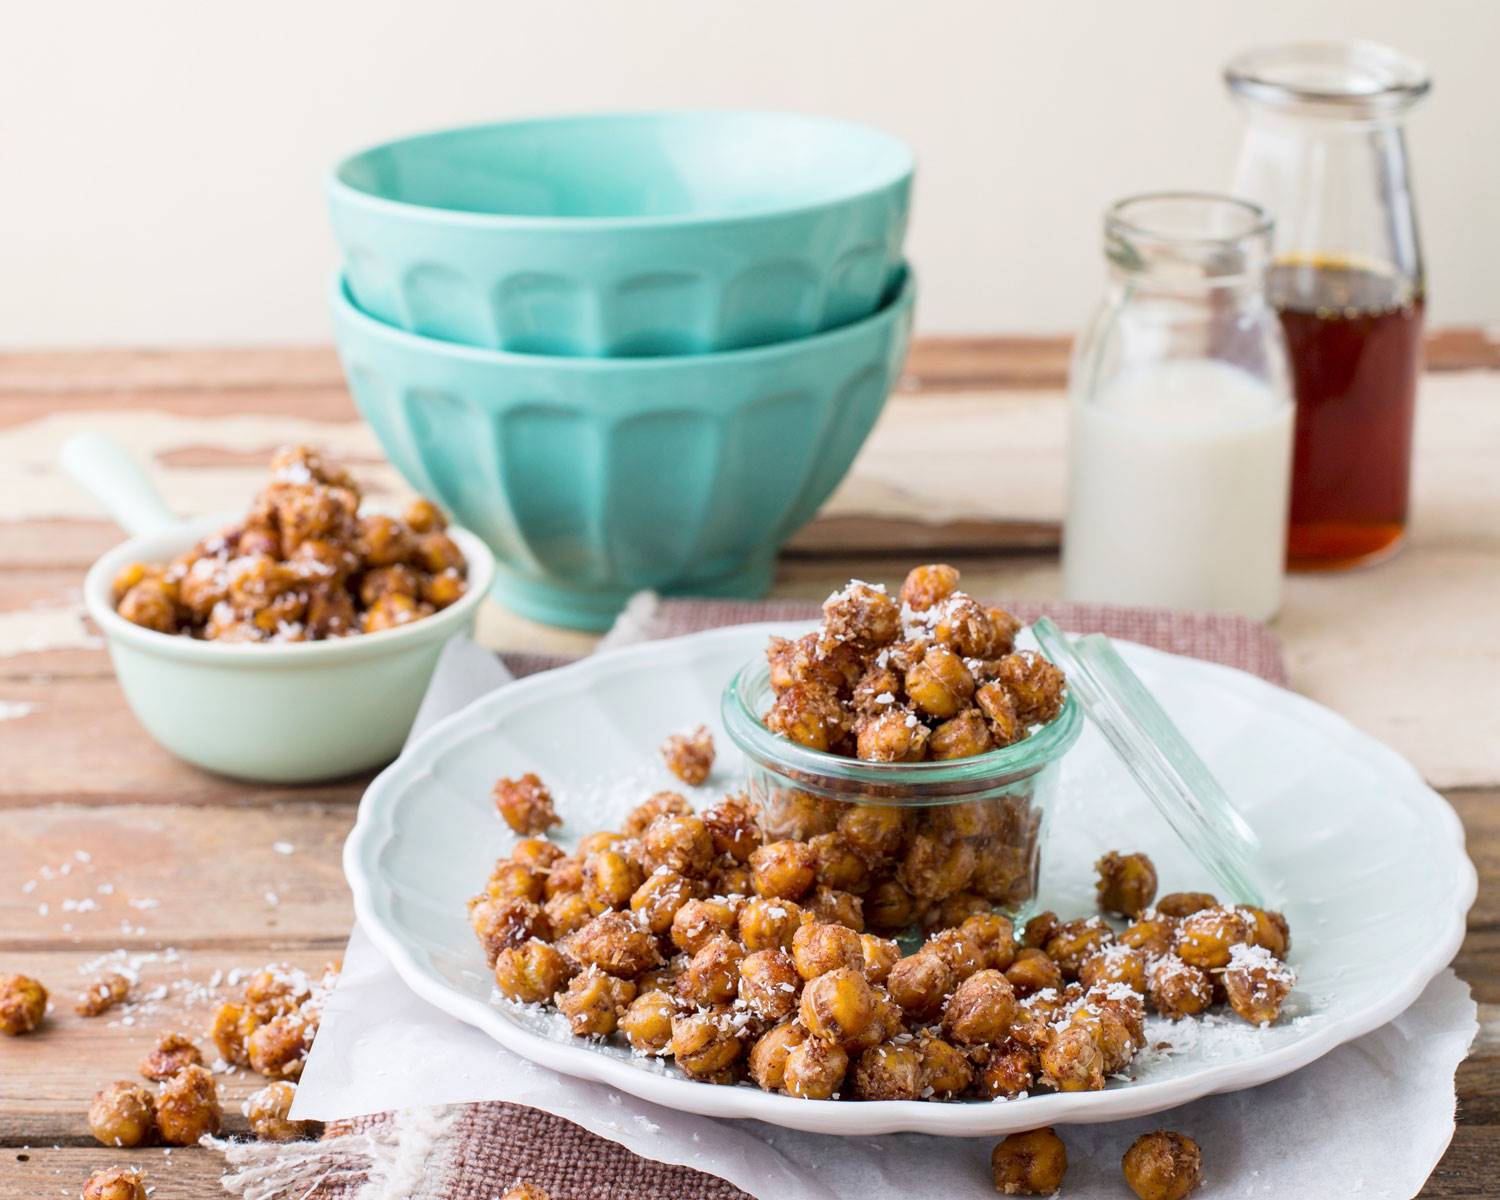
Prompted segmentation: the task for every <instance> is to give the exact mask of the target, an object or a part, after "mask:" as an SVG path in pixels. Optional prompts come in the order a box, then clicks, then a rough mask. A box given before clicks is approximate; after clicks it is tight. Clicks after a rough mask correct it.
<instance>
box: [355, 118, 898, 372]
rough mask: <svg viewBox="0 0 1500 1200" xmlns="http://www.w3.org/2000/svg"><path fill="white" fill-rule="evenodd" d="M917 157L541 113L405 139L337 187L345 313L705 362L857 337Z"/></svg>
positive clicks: (564, 348) (786, 128)
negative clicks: (788, 344) (852, 330)
mask: <svg viewBox="0 0 1500 1200" xmlns="http://www.w3.org/2000/svg"><path fill="white" fill-rule="evenodd" d="M912 170H913V160H912V154H911V151H910V150H909V149H908V148H907V147H906V146H905V145H903V144H902V143H901V142H900V141H898V140H897V139H895V138H893V137H891V136H890V135H888V134H885V133H882V132H880V131H879V130H876V129H871V128H868V127H866V126H863V125H856V124H853V123H851V122H847V121H840V120H834V119H832V118H829V117H811V116H799V115H796V114H791V113H760V112H706V111H700V112H665V113H622V114H614V115H607V116H606V115H600V116H570V117H551V118H545V119H539V120H526V121H510V122H505V123H503V124H498V125H484V126H476V127H473V128H465V129H452V130H445V131H442V132H439V133H430V134H423V135H420V136H417V137H409V138H404V139H402V140H400V141H394V142H388V143H385V144H384V145H380V146H376V147H373V148H372V149H369V150H365V151H363V152H362V153H359V154H356V155H353V156H352V157H350V158H348V159H345V160H344V161H343V162H342V163H341V164H339V166H338V167H337V168H336V169H335V170H334V172H333V175H332V177H331V178H330V180H329V183H328V195H329V201H330V205H331V208H332V214H333V227H334V232H335V234H336V235H337V237H338V241H339V244H340V246H341V247H342V250H343V256H344V273H345V277H346V279H347V280H348V286H349V290H350V292H351V294H352V295H353V297H354V300H355V302H356V303H357V304H358V305H359V306H360V307H361V308H362V309H364V310H365V311H366V312H367V313H370V314H371V315H373V316H375V317H378V318H379V319H380V320H382V321H384V322H385V323H386V324H387V325H392V326H395V327H397V328H399V329H404V330H406V331H408V332H410V333H418V334H422V335H424V336H426V337H431V338H436V339H439V340H441V341H448V342H457V343H460V344H462V345H468V346H482V347H488V348H490V349H498V350H509V351H514V352H517V353H524V354H549V355H569V356H572V355H582V356H611V357H622V356H660V355H679V354H702V353H710V352H715V351H723V350H734V349H739V348H742V347H746V346H758V345H766V344H769V343H773V342H782V341H790V340H792V339H795V338H802V337H807V336H809V335H811V334H814V333H818V332H820V331H822V330H827V329H835V328H838V327H840V326H843V325H848V324H850V323H852V322H855V321H860V320H862V319H864V318H865V317H867V316H869V315H870V314H871V313H873V312H874V311H875V310H876V308H877V307H878V306H879V304H880V302H881V300H882V298H883V297H884V296H885V295H886V294H887V293H888V292H889V290H890V288H891V286H892V284H893V282H894V281H895V279H896V276H897V274H898V273H899V271H900V267H901V257H902V242H903V240H904V238H905V233H906V218H907V209H908V204H909V200H910V191H911V178H912Z"/></svg>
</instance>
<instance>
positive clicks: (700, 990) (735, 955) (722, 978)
mask: <svg viewBox="0 0 1500 1200" xmlns="http://www.w3.org/2000/svg"><path fill="white" fill-rule="evenodd" d="M744 956H745V951H744V948H743V947H742V946H741V945H740V944H739V943H738V942H736V941H735V940H734V939H733V938H731V937H729V936H728V935H727V934H722V933H718V934H715V935H714V936H713V937H711V938H709V939H708V941H706V942H704V943H703V945H701V946H699V947H698V949H697V951H696V952H695V953H694V954H693V957H692V958H691V959H690V960H689V961H688V964H687V966H686V967H685V968H684V969H683V971H682V974H681V975H679V976H678V977H677V985H676V986H677V994H678V995H679V996H680V997H682V999H683V1000H685V1001H687V1002H688V1003H690V1004H696V1005H698V1006H699V1007H700V1008H707V1007H710V1006H713V1005H721V1004H728V1003H729V1002H730V1001H731V1000H733V999H734V998H735V995H736V994H737V993H738V991H739V984H740V960H741V959H742V958H744Z"/></svg>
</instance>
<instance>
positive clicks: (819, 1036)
mask: <svg viewBox="0 0 1500 1200" xmlns="http://www.w3.org/2000/svg"><path fill="white" fill-rule="evenodd" d="M495 799H496V804H497V807H498V808H499V811H500V813H501V814H502V816H504V817H505V819H506V821H507V822H508V823H509V824H510V825H511V827H512V828H513V829H514V830H515V831H516V832H517V833H519V834H523V835H525V836H524V837H523V838H522V839H521V840H520V841H518V842H517V843H516V845H515V847H514V849H513V850H512V852H511V854H510V856H509V857H508V858H505V859H503V860H501V861H500V862H498V863H497V864H496V865H495V868H494V870H493V872H492V874H491V875H490V878H489V880H488V882H487V884H486V886H485V890H484V892H483V893H481V894H480V895H479V896H476V897H475V898H474V899H473V900H472V901H471V902H470V911H469V915H470V922H471V924H472V927H473V929H474V932H475V933H476V935H477V936H478V938H479V940H480V942H481V944H482V945H483V947H484V951H485V954H486V957H487V959H488V961H489V962H490V963H491V965H492V966H493V968H494V975H495V982H496V985H497V987H498V988H499V991H500V992H501V993H502V994H503V995H504V996H506V997H508V998H509V999H511V1000H515V1001H519V1002H522V1003H529V1004H549V1005H555V1006H556V1008H557V1010H558V1011H559V1012H561V1013H562V1014H563V1015H564V1016H565V1017H566V1018H567V1020H568V1023H569V1025H570V1027H571V1029H572V1031H573V1033H574V1034H575V1035H577V1036H579V1037H595V1038H604V1037H608V1036H611V1035H616V1034H618V1035H621V1036H623V1037H624V1039H625V1040H626V1041H627V1042H628V1043H629V1044H630V1046H631V1047H632V1048H633V1049H634V1050H635V1051H637V1052H638V1053H640V1054H643V1055H652V1056H662V1057H670V1058H672V1059H673V1060H674V1061H675V1062H676V1064H677V1066H678V1067H679V1068H681V1070H682V1071H683V1072H684V1073H685V1074H686V1075H687V1076H689V1077H690V1078H692V1079H699V1080H705V1081H708V1082H712V1083H737V1082H740V1081H741V1080H743V1079H745V1078H748V1079H750V1080H752V1081H753V1082H754V1083H756V1084H757V1085H759V1086H760V1087H762V1088H765V1089H767V1090H773V1091H783V1092H785V1093H787V1094H788V1095H792V1096H798V1097H802V1098H806V1099H840V1098H845V1097H848V1098H855V1099H864V1100H916V1099H931V1100H949V1099H955V1098H958V1097H965V1096H967V1097H976V1098H985V1099H996V1098H1001V1097H1019V1096H1022V1095H1025V1094H1026V1093H1027V1092H1029V1091H1031V1090H1032V1089H1034V1088H1037V1087H1043V1088H1050V1089H1055V1090H1058V1091H1064V1092H1073V1091H1086V1090H1097V1089H1100V1088H1103V1087H1104V1086H1105V1082H1106V1080H1107V1079H1109V1078H1110V1077H1111V1076H1116V1075H1118V1074H1119V1073H1121V1072H1123V1071H1125V1070H1126V1068H1127V1067H1128V1066H1129V1065H1130V1063H1131V1060H1132V1059H1133V1058H1134V1056H1135V1054H1136V1053H1137V1052H1138V1051H1139V1050H1140V1049H1141V1048H1142V1046H1143V1044H1144V1040H1145V1019H1146V1014H1147V1011H1148V1009H1149V1010H1154V1011H1155V1012H1157V1013H1159V1014H1161V1015H1162V1016H1165V1017H1169V1018H1172V1019H1178V1018H1183V1017H1190V1016H1194V1015H1197V1014H1201V1013H1204V1012H1206V1011H1207V1010H1209V1008H1210V1007H1212V1006H1213V1005H1215V1004H1216V1003H1220V1002H1225V1003H1227V1004H1228V1006H1229V1007H1230V1008H1231V1009H1232V1010H1233V1011H1234V1012H1235V1013H1238V1014H1239V1015H1240V1016H1241V1017H1243V1018H1244V1019H1245V1020H1247V1021H1250V1022H1252V1023H1254V1024H1264V1023H1267V1022H1271V1021H1274V1020H1275V1019H1276V1018H1277V1015H1278V1014H1279V1011H1280V1008H1281V1003H1282V1001H1283V1000H1284V999H1285V997H1286V995H1287V993H1288V991H1289V990H1290V989H1291V986H1292V983H1293V975H1292V972H1291V971H1290V969H1289V968H1287V967H1286V966H1285V965H1284V963H1283V962H1282V959H1283V958H1284V956H1285V954H1286V951H1287V947H1288V930H1287V924H1286V921H1285V919H1284V918H1283V917H1282V916H1281V914H1279V913H1275V912H1270V911H1266V910H1260V909H1251V908H1244V907H1235V906H1225V905H1220V904H1219V903H1218V902H1217V901H1216V899H1215V898H1214V897H1213V896H1210V895H1206V894H1198V893H1174V894H1173V895H1169V896H1165V897H1163V898H1162V899H1161V900H1160V901H1156V902H1155V903H1154V905H1153V901H1154V900H1155V895H1156V883H1157V881H1156V872H1155V869H1154V867H1153V866H1152V864H1151V861H1150V860H1149V859H1148V858H1147V857H1146V856H1145V855H1142V854H1130V855H1122V854H1118V853H1110V854H1106V855H1105V856H1104V857H1103V858H1101V859H1100V860H1099V863H1098V864H1097V869H1098V873H1099V880H1098V895H1099V906H1100V909H1101V910H1102V911H1103V912H1104V913H1106V914H1113V915H1116V916H1121V917H1124V918H1126V919H1127V922H1128V923H1126V924H1125V925H1124V927H1123V928H1122V929H1119V930H1117V929H1116V927H1115V925H1112V924H1111V923H1110V922H1109V921H1107V920H1106V919H1105V918H1104V917H1103V916H1101V915H1093V916H1089V917H1085V918H1081V919H1077V920H1071V921H1062V920H1060V919H1059V918H1058V917H1057V916H1056V915H1055V914H1053V913H1050V912H1046V913H1042V914H1040V915H1038V916H1035V917H1033V918H1032V919H1031V920H1030V921H1029V922H1028V923H1027V924H1026V926H1025V928H1024V930H1023V931H1021V933H1020V935H1019V936H1017V932H1016V930H1015V929H1014V928H1013V926H1012V923H1011V921H1010V920H1009V919H1007V918H1006V917H1005V916H1003V915H1001V914H1000V913H998V912H995V911H992V910H989V909H988V908H986V909H985V910H983V911H980V910H976V907H975V905H974V904H973V903H971V902H970V901H969V900H965V901H964V902H963V903H962V904H959V905H957V906H954V905H948V904H938V905H935V906H933V907H932V908H930V909H928V910H927V911H926V913H925V916H926V918H927V920H928V923H929V932H928V934H927V936H926V938H925V940H924V941H922V942H921V944H920V946H919V947H918V948H917V949H916V950H915V951H914V952H912V953H909V954H905V955H903V954H902V951H901V948H900V946H899V945H898V944H897V942H896V941H894V940H891V939H890V938H888V937H885V936H881V933H880V932H874V931H871V930H870V929H868V928H867V924H868V923H869V921H870V918H871V916H872V908H871V907H870V906H869V905H868V903H866V901H867V900H868V893H866V896H865V897H861V896H860V895H859V890H860V888H861V874H860V872H861V869H862V868H863V867H865V866H867V865H868V863H867V855H868V846H867V844H866V843H864V842H862V841H860V840H859V839H857V838H850V837H849V836H848V832H849V830H848V829H846V827H845V824H844V822H843V820H842V819H841V820H840V821H839V823H838V825H837V826H836V828H834V829H832V830H831V831H829V832H825V833H819V834H816V835H814V836H813V837H812V838H810V839H809V840H808V841H798V840H792V839H782V840H777V841H767V840H766V835H765V833H764V830H763V828H762V824H761V821H760V819H759V814H758V813H757V811H756V810H755V809H754V807H753V806H752V805H751V804H750V802H749V801H748V800H747V799H746V798H745V797H744V796H740V795H730V796H726V797H725V798H723V799H722V800H720V801H719V802H718V803H716V804H714V805H712V806H711V807H709V808H707V809H705V810H704V811H702V812H694V811H693V809H692V807H691V806H690V805H689V804H688V802H687V801H686V799H685V798H684V797H683V796H681V795H679V794H678V793H676V792H659V793H657V794H656V795H653V796H651V797H650V798H648V799H647V800H646V801H644V802H643V803H642V804H640V805H638V806H637V807H636V808H634V809H633V810H631V811H630V812H629V813H628V814H627V815H626V817H625V820H624V823H623V825H622V827H621V828H620V830H618V831H605V832H599V833H593V834H590V835H588V836H587V837H585V838H584V839H583V840H582V841H581V842H580V843H579V845H578V848H577V850H576V851H574V852H573V853H571V854H569V853H566V852H565V851H564V850H563V849H562V848H561V847H559V846H557V845H555V844H554V843H552V842H551V841H549V840H547V839H546V837H545V836H540V835H544V834H545V833H546V831H547V830H548V829H549V828H551V827H552V826H553V825H555V824H557V823H558V819H557V816H556V812H555V807H554V804H553V800H552V796H551V794H550V792H549V791H548V789H547V787H546V786H545V784H543V782H542V781H541V780H540V779H538V778H537V777H536V776H534V775H527V776H523V777H521V778H519V779H502V780H500V781H499V782H498V783H497V784H496V785H495ZM844 807H845V808H846V810H847V811H846V812H845V813H844V814H843V816H844V817H850V818H860V817H862V816H863V815H865V814H866V813H867V812H881V811H893V810H881V809H875V808H870V807H869V806H863V805H846V806H844ZM951 807H952V808H953V809H954V810H963V809H964V808H965V807H966V806H965V805H962V804H960V805H954V806H951ZM895 811H901V810H895ZM935 811H938V812H941V811H943V810H941V809H939V810H935ZM873 912H875V913H881V912H882V910H881V909H880V908H879V907H878V906H876V908H875V909H874V910H873ZM905 912H906V917H905V920H906V921H907V922H908V926H909V925H910V922H911V919H912V916H913V915H914V910H912V909H911V908H910V907H908V908H907V909H906V910H905ZM881 919H883V917H882V918H881ZM881 930H882V931H883V932H887V933H893V934H894V933H897V932H902V933H905V932H909V928H908V929H901V930H898V929H896V928H893V927H892V926H890V925H888V924H887V925H882V926H881Z"/></svg>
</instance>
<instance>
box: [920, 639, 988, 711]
mask: <svg viewBox="0 0 1500 1200" xmlns="http://www.w3.org/2000/svg"><path fill="white" fill-rule="evenodd" d="M906 695H907V697H908V698H909V699H910V700H911V702H912V703H913V704H914V705H916V707H917V709H918V710H919V711H920V712H923V713H925V714H927V715H928V716H930V717H937V718H938V719H939V720H945V719H947V718H948V717H953V716H956V715H957V714H958V713H959V712H960V711H961V710H962V709H963V708H965V707H966V706H967V705H968V703H969V701H970V700H971V699H972V698H973V696H974V677H973V675H971V674H970V673H969V668H968V667H966V666H964V661H963V659H961V658H960V657H959V656H958V655H957V654H955V653H953V651H952V650H950V649H948V647H946V646H932V647H930V648H929V649H928V651H927V653H926V654H925V655H923V657H922V661H921V662H919V663H916V664H915V665H913V667H912V668H911V670H909V671H908V672H907V673H906Z"/></svg>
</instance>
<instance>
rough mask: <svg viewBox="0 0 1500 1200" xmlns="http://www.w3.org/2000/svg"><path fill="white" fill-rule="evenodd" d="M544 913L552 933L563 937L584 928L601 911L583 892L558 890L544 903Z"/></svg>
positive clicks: (547, 925)
mask: <svg viewBox="0 0 1500 1200" xmlns="http://www.w3.org/2000/svg"><path fill="white" fill-rule="evenodd" d="M542 915H543V916H544V917H545V918H546V927H547V930H548V931H549V932H550V933H551V935H552V936H553V937H554V938H561V937H566V936H567V935H568V934H570V933H573V932H575V931H576V930H579V929H582V928H583V927H584V926H585V925H587V924H588V923H589V922H590V921H592V920H593V919H594V918H595V917H596V916H598V915H599V913H598V911H597V910H596V909H595V906H594V905H593V904H592V903H590V902H589V900H588V898H587V897H586V896H584V894H583V893H582V892H558V893H557V895H555V896H553V897H552V899H550V900H548V901H547V903H546V904H544V905H542Z"/></svg>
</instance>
